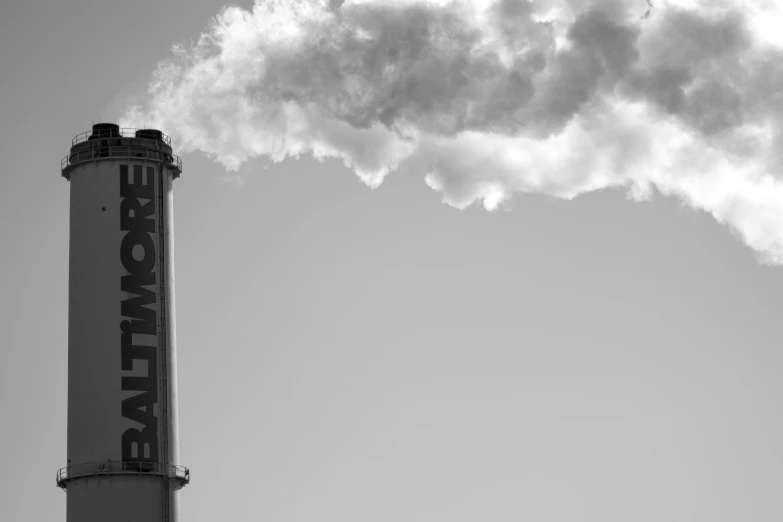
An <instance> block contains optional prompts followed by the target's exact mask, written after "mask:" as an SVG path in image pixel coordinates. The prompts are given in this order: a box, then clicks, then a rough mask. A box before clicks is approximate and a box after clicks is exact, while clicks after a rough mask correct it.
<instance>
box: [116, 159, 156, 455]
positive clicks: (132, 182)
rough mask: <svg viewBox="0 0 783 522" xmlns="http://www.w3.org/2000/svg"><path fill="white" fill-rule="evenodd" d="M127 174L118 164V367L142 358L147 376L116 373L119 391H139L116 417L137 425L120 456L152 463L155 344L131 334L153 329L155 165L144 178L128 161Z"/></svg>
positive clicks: (128, 434)
mask: <svg viewBox="0 0 783 522" xmlns="http://www.w3.org/2000/svg"><path fill="white" fill-rule="evenodd" d="M128 174H129V173H128V165H120V196H121V197H122V198H123V199H122V201H121V203H120V229H121V230H123V231H124V232H125V235H124V236H123V238H122V244H121V246H120V260H121V261H122V266H123V267H124V268H125V270H127V271H128V275H125V276H122V278H121V280H120V287H121V289H122V291H123V292H128V293H129V294H132V295H131V296H130V297H128V298H127V299H124V300H123V301H122V302H121V303H120V309H121V314H122V316H123V317H124V318H125V319H124V320H122V321H121V323H120V331H121V332H122V343H121V350H122V353H121V359H122V370H123V371H125V372H129V371H133V368H134V362H136V364H138V365H139V366H141V363H142V362H144V363H146V367H147V375H144V376H138V375H134V376H123V377H122V390H123V391H138V392H141V393H138V394H136V395H133V396H131V397H128V398H127V399H124V400H123V401H122V416H123V417H125V418H126V419H129V420H132V421H135V422H137V423H139V424H141V425H142V426H143V428H142V429H138V428H128V429H127V430H125V431H124V432H123V434H122V460H123V461H137V462H138V461H152V462H154V461H157V460H158V418H157V417H156V416H155V405H156V404H157V402H158V348H157V346H147V345H138V344H134V343H133V335H134V334H147V335H155V334H156V333H157V311H156V310H155V309H153V308H149V307H148V306H149V305H153V306H154V305H155V304H156V293H155V290H154V288H155V282H156V277H155V271H154V270H155V259H156V253H155V242H154V238H153V234H154V233H155V168H154V167H147V172H146V174H147V176H146V179H142V166H141V165H133V174H132V177H130V178H129V176H128ZM141 200H146V202H144V203H142V201H141ZM149 287H151V288H152V290H150V288H149Z"/></svg>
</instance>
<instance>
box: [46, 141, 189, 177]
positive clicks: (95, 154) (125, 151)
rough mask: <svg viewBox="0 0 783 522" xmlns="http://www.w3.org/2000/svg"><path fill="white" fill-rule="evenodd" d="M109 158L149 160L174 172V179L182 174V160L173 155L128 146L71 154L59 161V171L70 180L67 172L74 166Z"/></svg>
mask: <svg viewBox="0 0 783 522" xmlns="http://www.w3.org/2000/svg"><path fill="white" fill-rule="evenodd" d="M110 158H130V159H135V160H149V161H156V162H162V163H165V164H167V165H170V166H171V167H173V168H174V170H176V175H175V176H174V177H175V178H176V177H178V176H179V174H180V173H181V172H182V160H181V159H180V157H179V156H177V155H175V154H169V153H168V152H165V151H162V150H155V149H148V148H146V147H132V146H130V145H127V146H124V145H114V146H111V147H93V148H89V149H84V150H79V151H75V152H72V153H71V154H68V155H67V156H65V157H64V158H63V159H62V161H60V171H61V172H62V175H63V176H64V177H65V178H66V179H70V176H69V175H68V172H69V171H70V170H71V168H73V167H74V166H75V165H78V164H80V163H86V162H89V161H100V160H104V159H110Z"/></svg>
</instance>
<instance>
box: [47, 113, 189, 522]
mask: <svg viewBox="0 0 783 522" xmlns="http://www.w3.org/2000/svg"><path fill="white" fill-rule="evenodd" d="M61 170H62V175H63V177H65V179H67V180H69V181H70V185H71V206H70V212H71V217H70V259H69V264H70V273H69V283H68V285H69V286H68V290H69V298H68V465H67V466H66V467H64V468H62V469H60V470H59V471H58V472H57V485H58V486H59V487H60V488H62V489H63V490H64V491H67V493H68V500H67V505H68V507H67V516H66V521H67V522H107V521H117V522H126V521H127V522H176V520H177V512H178V509H177V498H178V493H177V491H178V490H179V489H180V488H182V487H183V486H185V485H186V484H188V482H189V481H190V473H189V471H188V469H187V468H185V467H183V466H179V465H178V455H177V373H176V352H175V329H174V256H173V237H174V231H173V210H172V203H173V190H172V188H173V187H172V185H173V181H174V180H175V179H176V178H177V177H179V175H180V173H181V172H182V163H181V161H180V159H179V158H178V157H177V156H175V155H174V154H172V149H171V140H170V139H169V137H168V136H165V135H164V134H162V133H161V132H160V131H158V130H151V129H141V130H136V129H120V128H119V126H117V125H114V124H109V123H100V124H97V125H93V128H92V131H91V132H85V133H83V134H79V135H78V136H76V137H75V138H74V139H73V141H72V142H71V150H70V153H69V155H68V156H66V157H65V158H64V159H63V160H62V164H61Z"/></svg>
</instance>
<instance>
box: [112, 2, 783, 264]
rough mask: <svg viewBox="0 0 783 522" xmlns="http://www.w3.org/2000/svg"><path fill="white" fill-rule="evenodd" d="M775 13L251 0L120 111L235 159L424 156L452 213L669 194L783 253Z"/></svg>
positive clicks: (374, 172) (377, 161)
mask: <svg viewBox="0 0 783 522" xmlns="http://www.w3.org/2000/svg"><path fill="white" fill-rule="evenodd" d="M781 23H783V7H780V6H778V3H777V2H772V1H764V0H756V1H748V0H688V1H685V0H679V1H673V0H668V1H667V0H657V1H655V2H649V1H646V0H638V1H632V0H539V1H527V0H494V1H493V0H480V1H479V0H475V1H474V0H437V1H436V0H429V1H423V0H422V1H417V0H404V1H397V2H388V1H384V0H378V1H371V0H347V1H344V2H341V1H335V0H256V3H255V5H254V6H253V8H252V10H251V11H246V10H244V9H242V8H239V7H227V8H225V9H223V10H222V11H221V12H220V13H219V14H218V15H217V16H216V17H215V18H214V19H213V20H212V22H211V24H209V26H208V27H207V28H206V29H205V31H204V32H203V33H202V35H201V37H200V38H199V39H198V41H197V42H196V43H195V44H192V45H180V46H177V47H175V49H174V54H173V57H171V58H170V59H168V60H165V61H164V62H162V63H161V64H160V65H159V66H158V68H157V70H156V72H155V74H154V77H153V79H152V81H151V83H150V85H149V93H148V100H147V102H146V103H145V104H144V105H143V106H134V107H131V108H130V109H129V110H128V111H127V113H126V115H125V116H124V121H126V122H138V121H145V120H146V121H155V122H157V123H158V124H160V125H163V126H165V127H166V128H167V129H170V130H171V132H172V133H173V134H174V135H175V136H176V137H177V139H178V142H179V143H181V144H182V148H183V150H185V151H191V150H200V151H202V152H204V153H206V154H207V155H208V156H209V157H211V158H213V159H214V160H215V161H217V162H219V163H221V164H222V165H224V166H225V167H226V168H227V169H229V170H236V169H238V168H239V167H240V165H241V164H242V163H243V162H245V161H247V160H248V159H250V158H254V157H260V156H263V157H267V158H270V159H271V160H273V161H276V162H277V161H282V160H283V159H285V158H287V157H292V156H293V157H296V156H298V155H300V154H311V155H312V156H314V157H316V158H319V159H321V158H339V159H342V161H343V162H344V163H345V165H346V166H348V167H349V168H351V169H353V170H354V171H355V172H356V173H357V175H359V176H360V177H361V179H362V180H363V181H364V182H365V183H367V184H368V185H369V186H371V187H376V186H378V185H379V184H380V183H381V182H382V181H383V179H384V177H385V176H386V175H387V174H388V173H389V172H391V171H394V170H396V169H401V168H404V169H406V170H411V171H416V172H419V173H421V174H422V176H424V178H425V180H426V182H427V184H428V185H429V186H430V187H432V188H433V189H435V190H437V191H439V192H440V193H441V194H442V196H443V199H444V201H445V202H446V203H448V204H450V205H452V206H454V207H457V208H465V207H467V206H468V205H471V204H472V203H474V202H482V203H483V205H484V206H485V207H486V208H487V209H490V210H492V209H495V208H498V207H500V206H502V205H505V204H507V203H508V202H509V201H510V200H511V198H512V196H513V194H514V193H515V192H529V193H542V194H548V195H551V196H556V197H560V198H566V199H570V198H573V197H576V196H578V195H580V194H584V193H586V192H590V191H594V190H599V189H604V188H612V187H614V188H621V189H624V190H626V191H627V192H628V195H629V197H631V198H633V199H636V200H641V199H645V198H648V197H650V196H651V195H652V194H653V193H654V191H656V190H657V191H658V192H660V193H662V194H664V195H669V196H674V197H677V198H679V199H680V200H682V201H683V202H685V203H687V204H688V205H690V206H691V207H693V208H694V209H698V210H702V211H705V212H708V213H710V214H711V215H712V216H713V217H714V218H715V219H716V220H717V221H718V222H720V223H722V224H724V225H726V226H728V227H730V228H731V229H732V230H733V231H734V232H735V233H736V234H738V235H739V236H740V238H741V239H742V240H743V241H744V242H745V243H746V244H747V245H749V246H750V247H751V248H753V249H754V250H755V251H756V252H758V254H759V256H760V259H761V260H762V261H764V262H767V263H773V264H783V183H782V182H781V179H780V165H781V159H783V158H781V152H780V151H781V150H783V134H781V122H783V103H782V102H783V99H782V97H783V94H781V89H780V85H781V84H783V52H782V51H781V48H783V39H781V38H780V36H778V34H779V31H778V29H776V27H779V26H780V24H781Z"/></svg>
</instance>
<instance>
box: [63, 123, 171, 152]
mask: <svg viewBox="0 0 783 522" xmlns="http://www.w3.org/2000/svg"><path fill="white" fill-rule="evenodd" d="M150 130H151V129H137V128H135V127H122V128H120V129H119V130H118V129H111V130H109V129H100V130H91V131H86V132H82V133H79V134H77V135H76V136H75V137H74V138H73V139H72V140H71V146H74V145H76V144H77V143H83V142H85V141H90V138H91V137H92V138H93V139H109V138H136V137H137V136H136V132H137V131H150ZM160 136H161V138H160V139H161V141H163V143H165V144H166V145H168V146H169V147H171V138H170V137H169V136H166V135H165V134H163V133H162V132H161V133H160Z"/></svg>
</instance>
